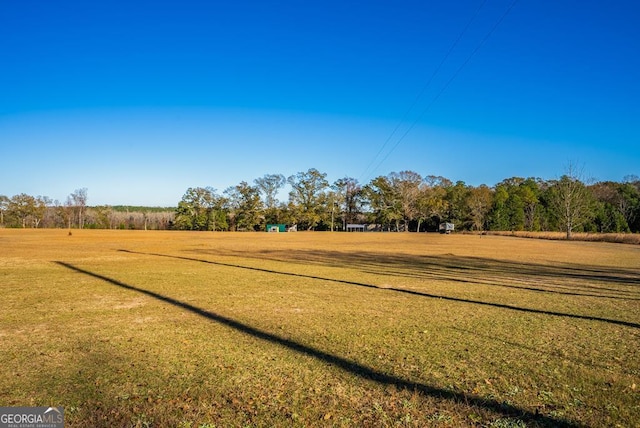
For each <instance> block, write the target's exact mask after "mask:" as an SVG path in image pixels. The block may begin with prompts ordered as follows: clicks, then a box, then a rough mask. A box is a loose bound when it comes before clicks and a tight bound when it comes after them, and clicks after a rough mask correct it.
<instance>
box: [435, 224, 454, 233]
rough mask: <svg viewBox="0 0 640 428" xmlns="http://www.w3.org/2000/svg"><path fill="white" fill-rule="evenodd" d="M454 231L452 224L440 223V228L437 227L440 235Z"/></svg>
mask: <svg viewBox="0 0 640 428" xmlns="http://www.w3.org/2000/svg"><path fill="white" fill-rule="evenodd" d="M453 230H454V226H453V223H447V222H445V223H440V226H439V227H438V231H439V232H440V233H447V234H448V233H451V232H452V231H453Z"/></svg>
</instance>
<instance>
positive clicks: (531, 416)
mask: <svg viewBox="0 0 640 428" xmlns="http://www.w3.org/2000/svg"><path fill="white" fill-rule="evenodd" d="M55 263H56V264H58V265H59V266H62V267H65V268H67V269H70V270H72V271H75V272H78V273H81V274H84V275H88V276H91V277H93V278H96V279H99V280H102V281H105V282H108V283H110V284H112V285H115V286H118V287H121V288H124V289H126V290H130V291H134V292H137V293H141V294H144V295H147V296H149V297H152V298H154V299H157V300H160V301H162V302H165V303H168V304H170V305H173V306H176V307H178V308H180V309H184V310H186V311H189V312H192V313H194V314H196V315H199V316H201V317H203V318H206V319H208V320H210V321H214V322H217V323H220V324H223V325H225V326H227V327H230V328H233V329H235V330H237V331H239V332H241V333H244V334H248V335H250V336H253V337H255V338H258V339H261V340H264V341H267V342H270V343H274V344H277V345H280V346H283V347H285V348H287V349H290V350H292V351H294V352H297V353H300V354H302V355H306V356H309V357H312V358H316V359H318V360H321V361H324V362H325V363H328V364H332V365H334V366H336V367H339V368H340V369H342V370H344V371H346V372H348V373H351V374H353V375H356V376H359V377H362V378H364V379H369V380H372V381H375V382H377V383H380V384H383V385H392V386H395V387H397V388H399V389H404V390H409V391H416V392H419V393H421V394H423V395H425V396H430V397H435V398H439V399H444V400H449V401H452V402H455V403H457V404H461V405H469V406H473V407H477V408H482V409H486V410H488V411H491V412H495V413H498V414H501V415H504V416H509V417H516V418H520V419H523V420H525V421H535V422H536V423H538V424H540V425H542V426H545V427H567V428H573V427H581V426H582V425H579V424H576V423H573V422H570V421H566V420H562V419H556V418H553V417H551V416H546V415H542V414H539V413H534V412H531V411H528V410H525V409H522V408H519V407H516V406H514V405H512V404H507V403H500V402H498V401H496V400H491V399H484V398H482V397H479V396H475V395H471V394H464V393H461V392H453V391H447V390H444V389H441V388H436V387H432V386H429V385H424V384H421V383H417V382H410V381H407V380H404V379H401V378H398V377H395V376H392V375H389V374H386V373H381V372H378V371H376V370H374V369H372V368H370V367H367V366H364V365H362V364H359V363H357V362H355V361H350V360H348V359H346V358H343V357H340V356H337V355H333V354H330V353H328V352H324V351H322V350H320V349H315V348H313V347H310V346H307V345H304V344H302V343H298V342H296V341H293V340H290V339H285V338H283V337H280V336H278V335H275V334H273V333H269V332H266V331H263V330H259V329H257V328H255V327H251V326H250V325H247V324H244V323H241V322H239V321H236V320H233V319H231V318H228V317H225V316H223V315H219V314H216V313H214V312H211V311H207V310H205V309H202V308H199V307H197V306H194V305H191V304H189V303H186V302H182V301H180V300H177V299H174V298H172V297H169V296H165V295H162V294H159V293H155V292H153V291H150V290H145V289H143V288H138V287H135V286H133V285H129V284H126V283H124V282H121V281H118V280H116V279H113V278H109V277H107V276H104V275H100V274H98V273H95V272H91V271H88V270H85V269H82V268H79V267H77V266H74V265H72V264H69V263H66V262H62V261H56V262H55Z"/></svg>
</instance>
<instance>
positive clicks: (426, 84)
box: [361, 0, 487, 178]
mask: <svg viewBox="0 0 640 428" xmlns="http://www.w3.org/2000/svg"><path fill="white" fill-rule="evenodd" d="M485 3H487V0H484V1H483V2H482V3H480V6H478V8H477V9H476V11H475V13H474V14H473V16H471V19H469V22H467V25H465V27H464V28H463V29H462V31H461V32H460V34H458V37H457V38H456V39H455V40H454V42H453V43H452V44H451V46H450V47H449V50H448V51H447V53H445V55H444V57H443V58H442V60H441V61H440V63H439V64H438V66H437V67H436V68H435V70H434V71H433V73H431V76H430V77H429V79H428V80H427V82H426V83H425V84H424V86H423V87H422V89H421V90H420V92H418V95H417V96H416V98H415V99H414V100H413V103H411V105H410V106H409V108H408V109H407V111H405V113H404V115H403V116H402V118H401V119H400V121H399V122H398V124H397V125H396V127H395V128H394V129H393V131H391V134H389V136H388V137H387V139H386V140H385V142H384V143H383V144H382V146H381V147H380V150H378V152H377V153H376V155H375V156H374V157H373V159H371V162H369V165H367V167H366V168H365V170H364V172H363V173H362V177H364V176H366V173H367V172H369V168H371V166H372V165H373V163H374V162H375V161H376V159H377V158H378V156H380V154H381V153H382V151H383V150H384V149H385V148H386V147H387V144H389V142H390V141H391V139H392V138H393V136H394V135H395V134H396V132H397V131H398V129H400V126H401V125H402V124H403V123H404V122H405V121H406V119H407V118H408V116H409V113H411V111H412V110H413V108H414V107H415V106H416V104H418V101H420V98H422V95H424V93H425V92H426V90H427V89H428V88H429V86H431V83H432V82H433V79H434V78H435V77H436V75H437V74H438V73H439V72H440V69H441V68H442V66H443V65H444V63H445V62H446V61H447V59H448V58H449V56H450V55H451V53H452V52H453V50H454V49H455V48H456V47H457V46H458V43H460V40H462V37H464V35H465V34H466V33H467V30H469V27H471V24H473V22H474V21H475V19H476V17H477V16H478V14H479V13H480V10H481V9H482V8H483V7H484V5H485ZM372 172H373V171H372ZM362 177H361V178H362Z"/></svg>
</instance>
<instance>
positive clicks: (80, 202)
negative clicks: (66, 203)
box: [69, 187, 87, 229]
mask: <svg viewBox="0 0 640 428" xmlns="http://www.w3.org/2000/svg"><path fill="white" fill-rule="evenodd" d="M69 196H70V198H71V202H72V204H73V206H74V207H75V210H76V212H77V214H78V229H82V228H83V226H84V217H83V215H84V209H85V207H86V206H87V188H86V187H83V188H82V189H76V190H75V191H74V192H73V193H72V194H71V195H69Z"/></svg>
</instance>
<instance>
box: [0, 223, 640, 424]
mask: <svg viewBox="0 0 640 428" xmlns="http://www.w3.org/2000/svg"><path fill="white" fill-rule="evenodd" d="M0 248H1V249H2V250H1V251H2V253H1V254H2V255H1V256H0V287H1V291H2V296H3V302H2V312H1V314H2V315H1V316H0V349H2V352H1V353H0V367H2V370H0V405H1V406H31V405H33V406H35V405H41V406H48V405H58V406H63V407H64V408H65V418H66V422H67V426H70V427H76V426H77V427H84V426H97V427H101V426H104V427H111V426H116V427H118V426H121V427H147V426H159V427H164V426H175V427H214V426H225V427H226V426H234V427H235V426H237V427H244V426H255V427H268V426H336V427H341V426H345V427H347V426H389V427H392V426H393V427H395V426H443V427H457V426H483V427H523V426H533V427H536V426H548V427H551V426H566V427H579V426H594V427H598V426H603V427H604V426H607V427H608V426H621V427H633V426H638V425H637V421H638V420H640V404H639V403H640V357H639V354H638V343H640V340H639V339H640V311H639V309H640V268H639V266H640V248H638V247H636V246H626V245H616V244H608V243H596V242H576V241H570V242H567V241H548V240H529V239H517V238H516V239H514V238H508V237H501V236H473V235H451V236H441V235H435V234H404V233H401V234H395V233H351V234H344V233H302V232H301V233H290V234H267V233H246V234H241V233H186V232H185V233H182V232H144V231H89V230H85V231H74V233H73V235H72V236H67V233H66V232H65V231H61V230H35V231H34V230H0Z"/></svg>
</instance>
